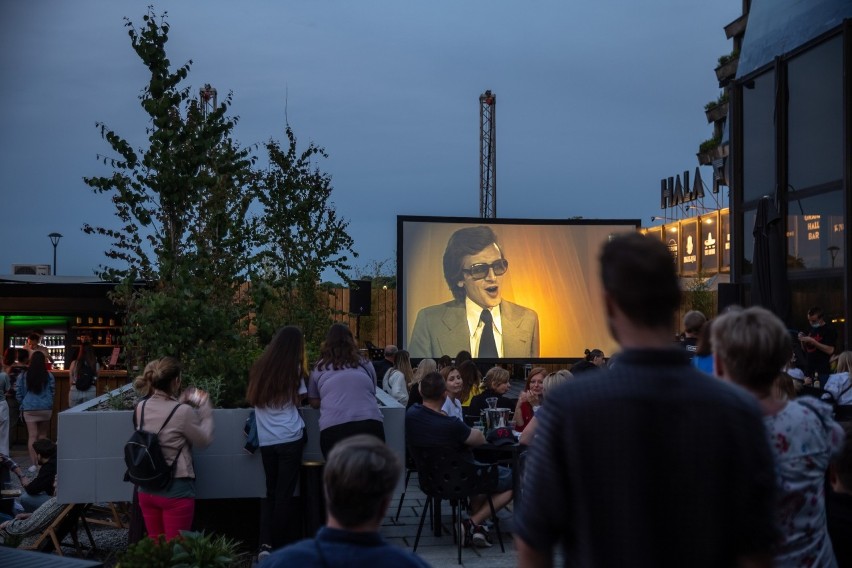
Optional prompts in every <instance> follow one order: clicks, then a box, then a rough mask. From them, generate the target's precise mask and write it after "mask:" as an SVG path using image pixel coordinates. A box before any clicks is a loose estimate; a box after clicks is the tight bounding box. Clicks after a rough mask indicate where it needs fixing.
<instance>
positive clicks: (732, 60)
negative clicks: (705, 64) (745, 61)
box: [716, 50, 740, 83]
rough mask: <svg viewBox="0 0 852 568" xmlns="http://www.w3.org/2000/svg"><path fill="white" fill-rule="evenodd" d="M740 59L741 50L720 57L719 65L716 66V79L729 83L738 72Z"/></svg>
mask: <svg viewBox="0 0 852 568" xmlns="http://www.w3.org/2000/svg"><path fill="white" fill-rule="evenodd" d="M739 60H740V52H739V51H737V50H734V51H732V52H731V53H730V54H729V55H723V56H721V57H720V58H719V62H718V63H719V65H718V66H717V67H716V79H718V80H719V83H727V81H728V80H729V79H731V78H732V77H733V76H734V75H736V74H737V64H738V63H739Z"/></svg>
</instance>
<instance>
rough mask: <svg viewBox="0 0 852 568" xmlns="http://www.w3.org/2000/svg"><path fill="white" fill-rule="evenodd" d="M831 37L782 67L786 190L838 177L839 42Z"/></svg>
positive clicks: (840, 151)
mask: <svg viewBox="0 0 852 568" xmlns="http://www.w3.org/2000/svg"><path fill="white" fill-rule="evenodd" d="M842 39H843V38H842V37H841V36H837V37H835V38H833V39H831V40H829V41H826V42H825V43H822V44H820V45H818V46H816V47H814V48H813V49H809V50H808V51H806V52H805V53H803V54H802V55H799V56H798V57H796V58H795V59H791V60H790V62H789V64H788V66H787V70H788V79H787V84H788V89H789V93H790V102H789V107H788V110H787V120H788V122H789V143H788V145H789V146H788V147H789V158H788V159H789V173H788V176H789V182H790V185H791V186H792V187H791V188H790V189H791V190H802V189H806V188H808V187H812V186H815V185H820V184H824V183H828V182H833V181H840V179H841V178H842V177H843V51H842V47H843V41H842Z"/></svg>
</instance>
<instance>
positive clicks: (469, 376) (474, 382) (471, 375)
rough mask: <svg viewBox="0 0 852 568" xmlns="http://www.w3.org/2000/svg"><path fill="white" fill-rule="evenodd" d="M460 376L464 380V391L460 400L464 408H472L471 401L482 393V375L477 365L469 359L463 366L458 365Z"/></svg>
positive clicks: (460, 395)
mask: <svg viewBox="0 0 852 568" xmlns="http://www.w3.org/2000/svg"><path fill="white" fill-rule="evenodd" d="M456 367H457V368H458V370H459V374H460V375H461V378H462V390H461V392H460V393H459V400H460V401H461V405H462V406H470V401H471V400H473V397H475V396H476V395H478V394H479V393H481V392H482V373H480V372H479V368H478V367H477V366H476V363H474V362H473V361H471V360H470V359H468V360H467V361H463V362H462V363H461V364H458V365H456Z"/></svg>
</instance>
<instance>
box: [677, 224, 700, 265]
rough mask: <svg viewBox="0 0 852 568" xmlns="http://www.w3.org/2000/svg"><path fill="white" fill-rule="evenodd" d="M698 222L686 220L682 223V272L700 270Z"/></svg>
mask: <svg viewBox="0 0 852 568" xmlns="http://www.w3.org/2000/svg"><path fill="white" fill-rule="evenodd" d="M698 249H699V242H698V222H697V221H684V222H682V223H681V224H680V250H681V257H680V258H681V262H680V272H681V274H695V273H697V272H698Z"/></svg>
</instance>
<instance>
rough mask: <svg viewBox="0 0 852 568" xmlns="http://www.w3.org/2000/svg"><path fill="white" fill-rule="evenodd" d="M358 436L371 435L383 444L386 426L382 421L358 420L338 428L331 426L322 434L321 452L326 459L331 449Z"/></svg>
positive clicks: (340, 425)
mask: <svg viewBox="0 0 852 568" xmlns="http://www.w3.org/2000/svg"><path fill="white" fill-rule="evenodd" d="M357 434H370V435H371V436H375V437H376V438H378V439H379V440H381V441H382V442H384V441H385V426H384V424H382V422H381V421H380V420H356V421H355V422H344V423H343V424H338V425H337V426H329V427H328V428H326V429H325V430H323V431H321V432H320V450H322V455H323V457H324V458H325V459H328V453H329V452H330V451H331V448H333V447H334V445H335V444H336V443H337V442H339V441H340V440H343V439H345V438H349V437H351V436H355V435H357Z"/></svg>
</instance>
